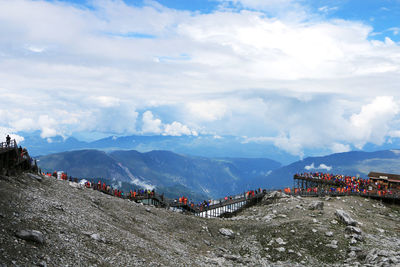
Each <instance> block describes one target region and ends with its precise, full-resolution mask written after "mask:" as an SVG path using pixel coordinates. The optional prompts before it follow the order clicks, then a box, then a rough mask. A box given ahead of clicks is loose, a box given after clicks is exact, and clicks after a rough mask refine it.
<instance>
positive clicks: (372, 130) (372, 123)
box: [350, 96, 399, 148]
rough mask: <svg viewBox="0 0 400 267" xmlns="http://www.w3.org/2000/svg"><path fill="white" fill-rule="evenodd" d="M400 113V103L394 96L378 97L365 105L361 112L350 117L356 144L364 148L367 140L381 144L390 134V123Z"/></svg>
mask: <svg viewBox="0 0 400 267" xmlns="http://www.w3.org/2000/svg"><path fill="white" fill-rule="evenodd" d="M398 113H399V104H398V103H397V102H395V101H394V99H393V97H388V96H380V97H376V98H375V99H374V100H373V101H372V102H371V103H369V104H367V105H364V106H363V107H362V108H361V111H360V113H358V114H353V115H352V116H351V117H350V129H351V131H352V137H353V138H354V142H355V145H356V146H357V147H358V148H362V147H363V146H364V145H365V144H366V143H367V142H371V143H373V144H377V145H380V144H382V143H383V142H384V141H385V137H386V136H387V135H388V134H389V130H390V123H391V122H392V120H393V119H394V118H395V116H396V115H397V114H398Z"/></svg>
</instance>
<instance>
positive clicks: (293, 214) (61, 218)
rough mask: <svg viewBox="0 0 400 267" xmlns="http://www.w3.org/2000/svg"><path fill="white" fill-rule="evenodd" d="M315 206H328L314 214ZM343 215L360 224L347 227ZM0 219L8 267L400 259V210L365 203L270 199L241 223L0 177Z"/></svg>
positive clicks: (379, 262) (2, 258)
mask: <svg viewBox="0 0 400 267" xmlns="http://www.w3.org/2000/svg"><path fill="white" fill-rule="evenodd" d="M315 200H320V201H321V202H322V203H323V207H322V210H319V209H317V210H311V209H310V208H309V207H310V204H311V203H313V202H314V201H315ZM337 209H342V210H344V211H345V212H347V213H348V214H349V215H350V216H351V217H352V218H353V219H354V220H356V221H357V227H355V228H352V227H349V226H346V225H345V224H344V223H343V222H341V221H340V220H339V218H338V217H337V216H336V215H335V212H336V210H337ZM0 223H1V225H2V229H1V232H2V234H1V238H0V250H1V253H0V265H1V266H14V265H15V266H49V267H50V266H79V265H81V266H214V265H217V266H360V265H363V266H396V264H399V263H400V251H399V250H398V247H399V246H400V233H399V231H398V230H399V228H398V225H399V223H400V210H399V206H393V205H388V204H381V203H380V202H378V201H374V200H369V199H363V198H359V197H342V198H326V199H325V198H324V199H316V198H300V197H297V198H293V197H284V198H280V199H279V198H278V199H277V200H276V201H274V202H272V201H270V200H269V198H266V199H265V200H264V201H263V202H262V203H261V204H260V205H258V206H253V207H252V208H250V209H247V210H245V211H243V212H242V213H240V214H239V215H238V216H237V217H233V218H231V219H219V218H217V219H205V218H200V217H194V216H191V215H185V214H180V213H177V212H173V211H169V210H165V209H158V208H154V207H147V206H142V205H139V204H136V203H134V202H131V201H129V200H123V199H119V198H114V197H111V196H108V195H105V194H102V193H100V192H98V191H94V190H92V189H82V188H79V187H78V186H77V185H76V184H74V183H69V182H67V181H61V180H55V179H53V178H48V177H42V180H41V181H38V180H36V179H32V178H31V177H29V176H27V175H26V174H23V175H19V176H16V177H5V176H0ZM223 229H227V230H228V232H229V230H231V231H232V234H231V235H230V236H225V235H223V234H221V233H226V232H227V230H223ZM32 230H34V231H35V232H33V233H34V235H27V234H26V233H29V232H30V231H32ZM26 239H30V240H26Z"/></svg>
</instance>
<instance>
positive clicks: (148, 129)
mask: <svg viewBox="0 0 400 267" xmlns="http://www.w3.org/2000/svg"><path fill="white" fill-rule="evenodd" d="M142 121H143V125H142V132H143V133H151V134H162V135H170V136H181V135H194V136H197V135H198V133H197V132H196V131H195V130H191V129H189V127H188V126H186V125H183V124H182V123H180V122H177V121H174V122H172V123H171V124H164V123H162V121H161V120H160V119H158V118H154V115H153V113H152V112H151V111H149V110H148V111H145V112H144V113H143V116H142Z"/></svg>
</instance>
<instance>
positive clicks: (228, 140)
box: [21, 132, 299, 164]
mask: <svg viewBox="0 0 400 267" xmlns="http://www.w3.org/2000/svg"><path fill="white" fill-rule="evenodd" d="M21 135H22V136H24V140H23V141H22V142H21V145H22V146H24V147H27V148H28V150H29V152H30V154H31V155H33V156H40V155H48V154H52V153H59V152H65V151H72V150H83V149H97V150H102V151H115V150H137V151H140V152H149V151H153V150H167V151H172V152H175V153H178V154H187V155H195V156H200V157H208V158H217V157H218V158H221V157H232V158H273V159H274V160H276V161H278V162H281V163H282V164H289V163H291V162H294V161H296V160H299V157H298V156H294V155H291V154H289V153H287V152H285V151H282V150H280V149H279V148H277V147H276V146H274V145H273V144H272V143H268V144H267V143H263V144H260V143H255V142H248V140H247V139H246V138H245V137H237V136H215V135H199V136H164V135H153V136H143V135H131V136H122V137H117V136H109V137H106V138H102V139H99V140H95V141H90V142H89V141H88V142H86V141H81V140H78V139H76V138H75V137H69V138H63V137H61V136H56V137H52V138H47V139H44V138H42V137H41V136H40V134H39V133H38V132H37V133H33V134H32V133H31V134H24V133H21Z"/></svg>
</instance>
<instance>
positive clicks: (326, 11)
mask: <svg viewBox="0 0 400 267" xmlns="http://www.w3.org/2000/svg"><path fill="white" fill-rule="evenodd" d="M338 9H339V8H338V7H336V6H335V7H330V6H322V7H320V8H318V11H321V12H323V13H329V12H332V11H336V10H338Z"/></svg>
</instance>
